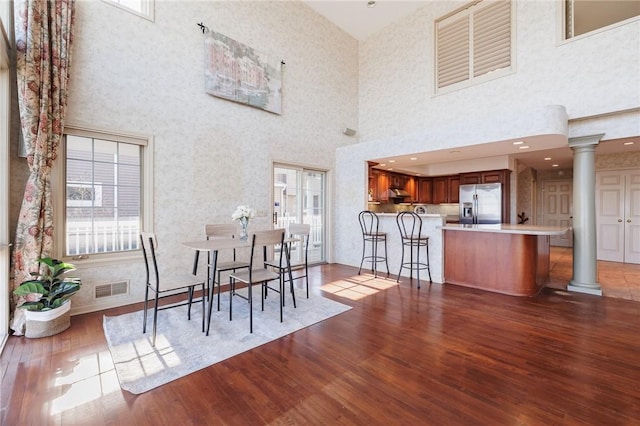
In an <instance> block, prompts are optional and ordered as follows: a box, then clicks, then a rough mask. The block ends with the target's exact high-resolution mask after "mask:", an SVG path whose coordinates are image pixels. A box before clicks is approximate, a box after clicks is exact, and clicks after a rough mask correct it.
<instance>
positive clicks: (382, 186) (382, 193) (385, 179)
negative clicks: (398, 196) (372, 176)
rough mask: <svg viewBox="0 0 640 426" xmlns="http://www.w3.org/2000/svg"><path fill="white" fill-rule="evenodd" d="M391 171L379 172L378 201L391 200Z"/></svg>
mask: <svg viewBox="0 0 640 426" xmlns="http://www.w3.org/2000/svg"><path fill="white" fill-rule="evenodd" d="M390 179H391V178H390V176H389V173H387V172H383V171H380V172H378V199H377V201H381V202H382V201H384V202H386V201H389V186H390V184H391V181H390Z"/></svg>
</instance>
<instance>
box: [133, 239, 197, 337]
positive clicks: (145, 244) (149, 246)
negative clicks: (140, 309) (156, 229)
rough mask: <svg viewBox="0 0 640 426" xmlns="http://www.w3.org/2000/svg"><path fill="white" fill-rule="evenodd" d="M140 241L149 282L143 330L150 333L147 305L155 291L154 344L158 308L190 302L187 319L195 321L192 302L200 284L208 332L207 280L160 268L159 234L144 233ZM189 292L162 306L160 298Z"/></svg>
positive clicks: (159, 309) (172, 306)
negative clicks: (206, 312) (205, 297)
mask: <svg viewBox="0 0 640 426" xmlns="http://www.w3.org/2000/svg"><path fill="white" fill-rule="evenodd" d="M140 243H141V247H142V254H143V256H144V265H145V269H146V273H147V277H146V285H145V290H144V316H143V320H142V333H146V332H147V308H148V304H149V291H152V292H153V293H154V297H153V299H154V302H153V337H152V340H151V346H155V345H156V333H157V329H158V327H157V324H158V311H162V310H165V309H170V308H176V307H178V306H184V305H188V309H187V319H188V320H191V303H192V302H193V295H194V292H195V289H196V287H197V286H202V297H201V303H202V331H203V332H204V317H205V305H204V291H205V281H204V280H201V279H199V278H198V277H196V276H195V275H192V274H177V273H175V272H173V271H172V270H170V269H167V270H162V272H161V271H160V269H159V268H158V259H157V257H156V251H157V249H158V240H157V238H156V235H155V234H154V233H151V232H142V233H140ZM185 293H186V295H187V300H182V301H178V302H175V303H170V304H165V305H162V306H159V303H158V302H159V300H160V299H163V298H166V297H170V296H179V295H184V294H185Z"/></svg>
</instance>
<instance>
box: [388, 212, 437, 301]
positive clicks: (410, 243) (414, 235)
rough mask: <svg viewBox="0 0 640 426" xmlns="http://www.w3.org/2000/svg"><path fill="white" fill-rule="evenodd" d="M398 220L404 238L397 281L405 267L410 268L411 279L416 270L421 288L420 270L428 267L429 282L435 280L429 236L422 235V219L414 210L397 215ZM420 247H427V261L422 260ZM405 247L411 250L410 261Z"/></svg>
mask: <svg viewBox="0 0 640 426" xmlns="http://www.w3.org/2000/svg"><path fill="white" fill-rule="evenodd" d="M396 222H397V223H398V229H400V238H401V239H402V260H401V261H400V271H399V272H398V279H397V280H396V282H400V274H401V273H402V269H403V268H406V269H409V279H411V280H413V271H416V276H417V278H418V288H420V270H424V269H426V270H427V272H428V273H429V282H430V283H431V282H433V281H431V269H430V268H429V237H425V236H423V235H422V219H421V218H420V216H419V215H417V214H416V213H414V212H400V213H398V216H396ZM420 247H425V248H426V251H427V261H426V262H420ZM405 249H407V250H408V251H409V253H408V254H409V261H408V262H406V261H405Z"/></svg>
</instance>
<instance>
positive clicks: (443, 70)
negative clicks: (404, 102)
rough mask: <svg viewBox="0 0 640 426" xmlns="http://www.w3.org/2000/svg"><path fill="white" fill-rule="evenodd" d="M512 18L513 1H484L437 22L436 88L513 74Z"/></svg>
mask: <svg viewBox="0 0 640 426" xmlns="http://www.w3.org/2000/svg"><path fill="white" fill-rule="evenodd" d="M511 15H512V10H511V1H509V0H483V1H480V2H477V3H474V4H472V5H471V6H469V7H467V8H465V9H463V10H460V11H458V12H456V13H454V14H453V15H451V16H448V17H446V18H444V19H441V20H439V21H438V22H436V44H437V46H436V55H437V57H436V74H437V79H436V80H437V89H442V88H445V87H450V86H453V85H456V87H458V86H461V85H463V84H466V85H468V84H473V83H475V82H478V80H479V78H482V81H484V80H485V78H484V77H485V76H487V75H488V74H490V73H493V72H495V71H497V70H507V71H510V70H511V66H512V62H513V61H512V51H513V50H512V49H513V46H512V39H513V37H512V31H513V30H512V23H511ZM500 75H502V74H500ZM496 76H497V75H496Z"/></svg>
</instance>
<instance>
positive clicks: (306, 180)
mask: <svg viewBox="0 0 640 426" xmlns="http://www.w3.org/2000/svg"><path fill="white" fill-rule="evenodd" d="M326 182H327V173H326V171H322V170H313V169H307V168H304V167H299V166H292V165H286V164H274V165H273V204H272V207H273V212H272V218H273V226H274V227H275V228H285V229H287V231H288V229H289V224H290V223H305V224H309V225H311V233H310V235H309V252H308V262H309V263H310V264H313V263H323V262H326V241H327V238H326V233H327V226H326V223H327V202H326V200H327V190H326V188H327V185H326ZM300 256H302V253H295V252H294V253H291V257H292V261H300V260H301V258H300Z"/></svg>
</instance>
